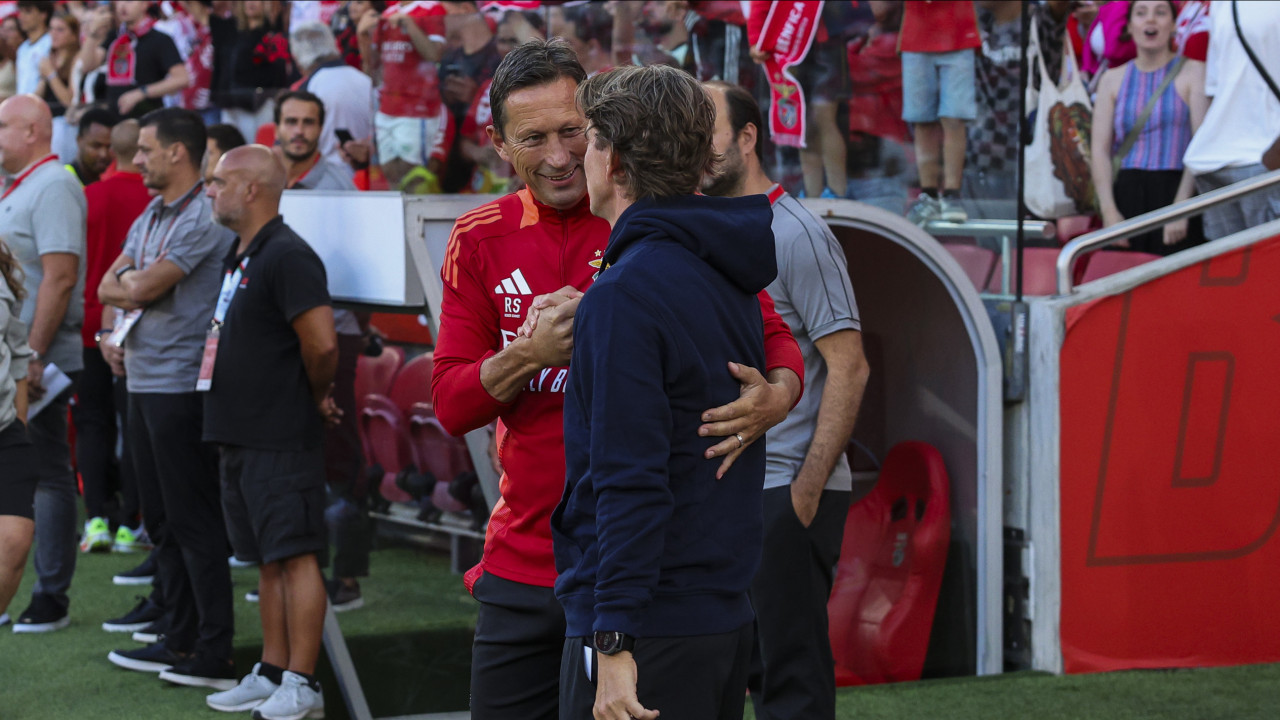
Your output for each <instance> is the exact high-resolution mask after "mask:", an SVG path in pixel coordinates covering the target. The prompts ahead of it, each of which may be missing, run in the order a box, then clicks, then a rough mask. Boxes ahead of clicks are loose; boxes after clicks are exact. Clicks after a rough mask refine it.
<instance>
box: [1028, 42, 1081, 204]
mask: <svg viewBox="0 0 1280 720" xmlns="http://www.w3.org/2000/svg"><path fill="white" fill-rule="evenodd" d="M1027 54H1028V55H1029V58H1028V59H1029V61H1030V63H1031V64H1032V65H1034V66H1035V67H1036V68H1037V69H1038V72H1039V73H1040V90H1039V92H1038V93H1037V92H1036V91H1035V90H1033V87H1032V84H1030V83H1029V84H1028V87H1027V107H1029V108H1034V109H1035V116H1034V120H1033V122H1034V123H1035V125H1034V127H1033V131H1032V136H1031V145H1030V146H1029V147H1027V151H1026V174H1027V176H1026V185H1025V194H1026V203H1027V209H1028V210H1030V211H1031V212H1032V213H1033V214H1035V215H1037V216H1038V217H1042V218H1045V219H1050V220H1052V219H1056V218H1060V217H1065V216H1067V215H1089V214H1092V213H1093V212H1094V192H1093V179H1092V176H1091V175H1090V170H1089V135H1090V129H1091V128H1092V125H1093V103H1092V102H1090V100H1089V91H1088V89H1087V88H1086V87H1085V85H1084V78H1083V77H1081V75H1080V68H1079V67H1078V66H1077V64H1076V58H1075V54H1074V53H1072V52H1071V46H1070V44H1069V43H1068V44H1066V45H1065V46H1064V49H1063V53H1062V78H1061V79H1060V81H1059V82H1057V83H1054V82H1053V81H1052V80H1051V79H1050V78H1049V69H1048V67H1047V66H1046V65H1045V62H1044V54H1043V52H1042V51H1041V49H1040V32H1039V28H1038V24H1037V23H1036V21H1035V19H1034V18H1033V19H1032V21H1031V42H1030V44H1029V45H1028V48H1027ZM1033 72H1034V71H1033Z"/></svg>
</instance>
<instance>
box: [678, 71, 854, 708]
mask: <svg viewBox="0 0 1280 720" xmlns="http://www.w3.org/2000/svg"><path fill="white" fill-rule="evenodd" d="M707 90H708V92H709V93H710V94H711V98H712V100H713V101H714V102H715V104H716V133H715V141H714V142H715V146H716V148H715V149H716V151H717V152H719V153H721V155H723V157H724V160H723V161H722V163H721V165H720V168H719V169H720V172H719V173H718V174H717V175H715V176H712V177H708V178H707V179H706V181H704V183H703V192H705V193H707V194H708V195H725V196H731V197H737V196H741V195H767V196H768V197H769V201H770V203H772V205H773V235H774V243H775V248H776V252H777V256H778V277H777V279H776V280H774V281H773V283H771V284H770V285H769V287H768V291H769V294H770V295H771V296H773V299H774V302H775V303H776V304H777V307H778V313H779V314H780V315H782V319H783V320H786V321H787V324H788V325H790V326H791V332H792V334H794V335H795V338H796V342H797V343H799V345H800V351H801V353H802V354H803V355H804V367H805V373H804V375H805V377H804V387H805V392H804V397H803V398H801V399H800V402H799V403H797V404H796V406H795V407H794V408H792V410H791V413H790V414H789V415H788V416H787V419H786V420H783V421H782V422H781V423H779V424H777V425H775V426H774V427H773V429H771V430H769V434H768V435H767V440H768V451H767V453H768V454H767V460H766V469H765V483H764V487H765V490H764V528H765V536H764V551H763V554H762V557H761V562H760V569H759V571H758V572H757V573H756V577H755V581H754V582H753V583H752V586H751V604H752V605H753V606H754V607H755V610H756V652H755V655H754V657H753V661H752V669H751V677H750V680H749V683H748V686H749V687H750V689H751V700H752V702H753V703H754V705H755V711H756V717H757V718H760V719H761V720H766V719H767V720H800V719H804V720H834V718H835V664H834V661H833V660H832V657H831V646H830V642H829V640H828V639H827V599H828V598H829V597H830V595H831V585H832V581H833V580H834V568H835V564H836V561H837V560H839V558H840V544H841V542H842V541H843V539H844V523H845V517H846V516H847V515H848V513H849V499H850V494H851V493H850V489H851V482H852V477H851V475H850V472H849V463H848V460H846V459H845V455H844V452H845V446H846V445H847V444H848V442H849V436H850V435H851V434H852V433H853V423H854V420H855V419H856V418H857V415H858V405H859V404H860V403H861V402H862V391H863V389H864V388H865V387H866V384H867V375H868V370H867V362H866V358H865V357H864V356H863V353H862V333H861V327H862V325H861V322H860V321H859V319H858V306H857V304H856V303H855V301H854V297H853V288H852V287H850V284H849V272H848V269H847V266H846V263H845V257H844V251H843V250H842V249H841V248H840V243H839V242H837V241H836V239H835V236H834V235H832V234H831V230H830V229H829V228H828V227H827V225H826V223H824V222H822V221H821V220H819V219H818V218H817V217H816V216H814V215H813V213H811V212H809V211H808V210H806V209H805V208H804V207H803V206H802V205H801V204H800V203H799V201H797V200H796V199H795V198H793V197H791V196H790V195H788V194H787V193H786V192H785V191H783V190H782V188H781V186H779V185H777V184H775V183H773V182H772V181H771V180H769V177H768V176H767V175H765V173H764V169H763V168H762V167H761V165H760V149H761V144H762V143H761V131H762V128H763V124H762V120H761V115H760V108H759V106H758V105H756V102H755V100H754V99H753V98H752V97H751V94H750V93H748V92H747V91H745V90H743V89H742V88H741V87H737V86H732V85H726V84H724V83H709V84H707Z"/></svg>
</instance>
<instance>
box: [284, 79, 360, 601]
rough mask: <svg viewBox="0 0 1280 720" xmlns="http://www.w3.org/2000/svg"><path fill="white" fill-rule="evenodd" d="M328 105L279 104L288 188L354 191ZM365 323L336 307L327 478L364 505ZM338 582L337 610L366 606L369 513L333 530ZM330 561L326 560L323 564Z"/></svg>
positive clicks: (298, 99)
mask: <svg viewBox="0 0 1280 720" xmlns="http://www.w3.org/2000/svg"><path fill="white" fill-rule="evenodd" d="M324 120H325V108H324V103H323V102H322V101H321V100H320V98H319V97H318V96H316V95H313V94H311V93H309V92H307V91H305V90H295V91H293V92H290V93H286V94H285V95H283V96H282V97H281V98H280V102H278V103H276V134H277V136H278V137H279V139H280V144H281V148H282V151H283V152H282V155H283V158H284V167H285V175H286V176H287V177H288V187H289V188H290V189H293V190H350V191H353V192H354V191H355V189H356V186H355V184H353V183H352V182H351V177H350V175H349V173H347V172H346V170H344V169H343V167H342V166H340V165H336V164H334V163H331V162H329V161H328V160H326V159H325V157H324V155H323V154H322V153H321V152H320V141H319V140H320V137H321V128H323V127H324ZM364 318H365V322H364V323H361V321H360V319H359V318H358V317H357V316H356V314H355V313H354V312H352V311H350V310H334V311H333V324H334V328H335V329H336V330H337V333H338V373H337V375H336V376H335V377H334V388H333V399H334V402H336V403H337V404H338V409H340V410H342V420H341V422H339V423H338V425H336V426H334V427H330V428H327V429H326V430H325V437H324V457H325V463H324V464H325V471H326V479H327V482H328V484H329V488H330V489H331V490H332V491H333V493H334V495H335V496H338V497H342V498H345V501H346V502H347V503H350V504H352V505H354V506H355V507H357V508H363V507H364V503H365V498H363V497H360V498H357V497H356V496H355V493H354V490H355V485H356V482H357V481H358V480H359V474H360V469H361V467H363V464H364V461H363V459H362V458H361V457H360V436H359V431H358V430H357V429H356V364H357V362H358V361H359V359H360V353H361V352H362V351H363V350H364V346H365V339H364V337H365V332H364V330H365V327H367V318H368V315H365V316H364ZM333 533H334V545H335V548H334V556H333V574H334V580H333V582H332V583H329V599H330V601H332V602H333V609H334V611H335V612H343V611H345V610H355V609H356V608H359V607H361V606H362V605H364V599H363V597H362V596H361V594H360V583H359V581H358V580H357V579H356V578H357V577H365V576H367V575H368V574H369V550H370V545H371V542H372V537H371V529H370V527H369V523H368V518H367V514H366V513H364V512H359V513H357V514H355V517H353V518H351V519H350V520H348V521H345V522H342V523H339V524H338V525H337V526H335V527H334V528H333ZM322 564H325V563H322Z"/></svg>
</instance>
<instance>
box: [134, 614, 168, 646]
mask: <svg viewBox="0 0 1280 720" xmlns="http://www.w3.org/2000/svg"><path fill="white" fill-rule="evenodd" d="M168 630H169V622H168V621H167V620H166V619H165V618H163V617H160V618H158V619H156V621H155V622H153V623H151V624H150V625H148V626H146V627H144V628H142V629H141V630H139V631H137V632H135V633H134V634H133V641H134V642H140V643H145V644H147V645H150V644H151V643H153V642H160V641H161V640H163V639H164V634H165V633H166V632H168Z"/></svg>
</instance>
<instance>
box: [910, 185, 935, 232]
mask: <svg viewBox="0 0 1280 720" xmlns="http://www.w3.org/2000/svg"><path fill="white" fill-rule="evenodd" d="M938 215H939V207H938V199H937V198H935V197H932V196H929V195H925V194H924V193H920V197H918V198H916V201H915V202H913V203H911V207H909V208H907V222H910V223H911V224H913V225H919V226H921V227H924V226H925V224H927V223H928V222H929V221H930V220H937V219H938Z"/></svg>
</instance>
